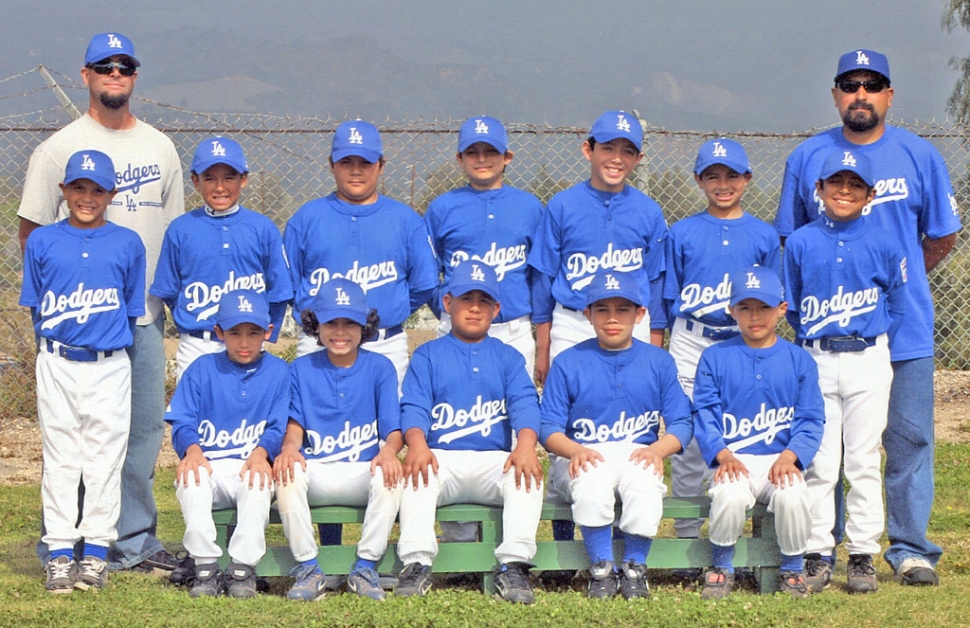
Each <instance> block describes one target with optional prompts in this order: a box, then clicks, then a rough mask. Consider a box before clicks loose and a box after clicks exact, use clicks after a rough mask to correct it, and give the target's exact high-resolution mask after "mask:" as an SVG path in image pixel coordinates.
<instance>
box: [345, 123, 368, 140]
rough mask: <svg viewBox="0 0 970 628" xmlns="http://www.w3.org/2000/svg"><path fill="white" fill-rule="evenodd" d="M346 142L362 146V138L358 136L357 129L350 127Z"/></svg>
mask: <svg viewBox="0 0 970 628" xmlns="http://www.w3.org/2000/svg"><path fill="white" fill-rule="evenodd" d="M347 141H348V142H350V143H351V144H363V143H364V136H363V135H361V134H360V131H358V130H357V127H355V126H352V127H350V138H349V139H348V140H347Z"/></svg>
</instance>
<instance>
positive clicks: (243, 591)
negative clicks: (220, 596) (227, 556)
mask: <svg viewBox="0 0 970 628" xmlns="http://www.w3.org/2000/svg"><path fill="white" fill-rule="evenodd" d="M226 594H227V595H229V597H234V598H239V599H246V598H250V597H256V573H255V572H254V571H253V568H252V567H250V566H249V565H243V564H242V563H229V566H228V567H226Z"/></svg>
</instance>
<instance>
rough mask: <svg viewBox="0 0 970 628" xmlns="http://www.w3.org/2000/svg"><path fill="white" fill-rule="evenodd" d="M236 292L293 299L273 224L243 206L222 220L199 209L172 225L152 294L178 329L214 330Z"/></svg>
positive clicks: (276, 299)
mask: <svg viewBox="0 0 970 628" xmlns="http://www.w3.org/2000/svg"><path fill="white" fill-rule="evenodd" d="M233 290H254V291H256V292H262V293H265V294H266V299H267V301H269V302H270V303H280V302H284V301H289V300H290V299H291V298H293V289H292V288H291V287H290V270H289V267H288V265H287V262H286V255H285V254H284V252H283V238H282V237H281V236H280V232H279V229H277V228H276V225H274V224H273V221H271V220H270V219H269V218H267V217H265V216H263V215H262V214H257V213H256V212H254V211H251V210H249V209H246V208H245V207H240V208H239V210H238V211H236V212H234V213H232V214H230V215H228V216H222V217H218V218H217V217H213V216H210V215H208V214H206V212H205V208H199V209H195V210H193V211H191V212H189V213H187V214H182V215H181V216H179V217H178V218H176V219H175V220H173V221H172V223H171V224H170V225H169V227H168V230H167V231H166V232H165V238H164V240H163V241H162V252H161V255H160V257H159V260H158V266H157V267H156V269H155V280H154V281H153V282H152V287H151V294H153V295H155V296H156V297H159V298H160V299H162V300H163V301H165V302H166V303H168V304H169V307H171V309H172V313H173V316H174V318H175V325H176V327H178V330H179V331H180V332H192V331H210V330H211V329H212V328H213V326H214V325H215V320H216V319H215V315H216V312H217V311H218V309H219V300H220V299H221V298H222V295H224V294H226V293H227V292H232V291H233Z"/></svg>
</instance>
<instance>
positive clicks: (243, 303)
mask: <svg viewBox="0 0 970 628" xmlns="http://www.w3.org/2000/svg"><path fill="white" fill-rule="evenodd" d="M239 312H240V313H246V314H252V313H253V304H252V303H250V302H249V299H247V298H246V297H244V296H242V295H239Z"/></svg>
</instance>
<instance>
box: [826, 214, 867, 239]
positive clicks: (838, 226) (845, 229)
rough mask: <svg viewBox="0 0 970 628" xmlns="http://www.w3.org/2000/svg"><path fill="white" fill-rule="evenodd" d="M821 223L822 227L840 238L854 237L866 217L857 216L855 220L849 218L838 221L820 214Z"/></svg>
mask: <svg viewBox="0 0 970 628" xmlns="http://www.w3.org/2000/svg"><path fill="white" fill-rule="evenodd" d="M820 222H821V223H822V228H823V229H824V230H825V231H827V232H829V233H834V234H837V235H838V236H839V237H842V238H855V237H858V236H859V235H860V234H861V233H862V231H863V229H864V228H865V224H866V217H865V216H859V217H858V218H856V219H855V220H850V221H849V222H839V221H837V220H832V219H831V218H828V217H827V216H822V219H821V221H820Z"/></svg>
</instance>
